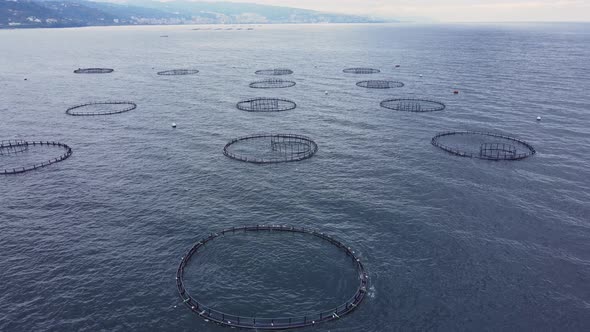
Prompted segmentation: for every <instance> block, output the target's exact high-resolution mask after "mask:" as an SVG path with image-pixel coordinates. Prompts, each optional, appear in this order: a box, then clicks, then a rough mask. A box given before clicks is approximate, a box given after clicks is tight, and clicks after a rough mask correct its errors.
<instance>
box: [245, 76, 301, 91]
mask: <svg viewBox="0 0 590 332" xmlns="http://www.w3.org/2000/svg"><path fill="white" fill-rule="evenodd" d="M295 84H297V83H295V82H293V81H286V80H281V79H272V78H271V79H266V80H262V81H256V82H252V83H250V87H251V88H254V89H281V88H290V87H293V86H295Z"/></svg>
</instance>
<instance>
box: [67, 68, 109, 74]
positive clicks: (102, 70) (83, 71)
mask: <svg viewBox="0 0 590 332" xmlns="http://www.w3.org/2000/svg"><path fill="white" fill-rule="evenodd" d="M114 71H115V70H114V69H111V68H78V69H76V70H74V74H110V73H112V72H114Z"/></svg>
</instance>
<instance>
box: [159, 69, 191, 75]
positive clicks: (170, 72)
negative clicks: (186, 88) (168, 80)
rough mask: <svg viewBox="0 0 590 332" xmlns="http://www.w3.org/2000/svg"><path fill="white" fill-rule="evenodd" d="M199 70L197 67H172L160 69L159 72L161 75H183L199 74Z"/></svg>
mask: <svg viewBox="0 0 590 332" xmlns="http://www.w3.org/2000/svg"><path fill="white" fill-rule="evenodd" d="M198 73H199V71H198V70H196V69H172V70H164V71H159V72H158V73H157V74H158V75H160V76H181V75H194V74H198Z"/></svg>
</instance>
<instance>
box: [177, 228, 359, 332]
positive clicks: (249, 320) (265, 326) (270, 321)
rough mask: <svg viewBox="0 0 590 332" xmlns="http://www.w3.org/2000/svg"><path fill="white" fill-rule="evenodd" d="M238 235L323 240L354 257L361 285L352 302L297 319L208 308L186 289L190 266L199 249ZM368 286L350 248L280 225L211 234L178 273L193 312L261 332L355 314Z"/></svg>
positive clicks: (182, 294)
mask: <svg viewBox="0 0 590 332" xmlns="http://www.w3.org/2000/svg"><path fill="white" fill-rule="evenodd" d="M236 232H291V233H300V234H308V235H311V236H314V237H317V238H319V239H322V240H324V241H326V242H328V243H330V244H332V245H334V246H336V247H337V248H338V249H340V250H342V251H343V252H344V253H346V255H347V256H348V257H350V258H351V260H352V263H353V264H354V265H355V267H356V269H357V273H358V276H359V285H358V287H357V289H356V291H355V293H354V295H353V296H352V297H351V298H350V299H349V300H348V301H346V302H345V303H343V304H341V305H339V306H337V307H335V308H330V309H329V310H324V311H320V312H310V313H304V314H301V315H298V316H293V317H276V318H262V317H245V316H240V315H235V314H231V313H226V312H223V311H220V310H216V309H213V308H211V307H208V306H207V305H206V304H204V303H202V302H200V301H199V300H198V299H195V298H193V297H192V296H191V295H190V294H189V292H188V290H187V289H186V287H185V285H184V272H185V268H186V266H187V265H188V264H189V263H190V261H191V259H192V258H193V256H195V255H197V254H199V250H200V249H201V248H203V247H204V246H205V245H207V244H208V243H209V242H211V241H213V240H215V239H217V238H219V237H222V236H225V235H226V234H235V233H236ZM367 284H368V276H367V272H366V271H365V267H364V266H363V264H362V263H361V260H360V259H359V258H358V257H357V256H356V254H355V252H354V251H353V250H352V249H351V248H350V247H347V246H345V245H344V244H342V243H341V242H340V241H338V240H336V239H334V238H333V237H330V236H328V235H326V234H324V233H320V232H317V231H314V230H310V229H306V228H296V227H290V226H276V225H271V226H264V225H263V226H261V225H258V226H246V227H234V228H230V229H225V230H223V231H221V232H219V233H215V234H210V235H209V236H208V237H206V238H204V239H202V240H201V241H199V242H198V243H197V244H195V245H194V246H193V247H192V248H191V249H190V251H189V252H188V254H187V255H186V256H184V257H183V258H182V260H181V262H180V265H179V266H178V269H177V271H176V287H177V288H178V293H179V294H180V297H181V298H182V302H183V303H184V304H185V305H186V306H187V307H189V308H190V309H191V310H192V311H193V312H195V313H197V314H198V315H199V316H201V317H202V318H203V319H205V320H208V321H212V322H215V323H217V324H219V325H222V326H227V327H232V328H243V329H257V330H285V329H293V328H302V327H306V326H312V325H316V324H320V323H323V322H327V321H331V320H335V319H339V318H340V317H342V316H344V315H346V314H349V313H351V312H352V311H353V310H354V309H356V308H357V306H358V305H359V304H360V303H361V302H362V301H363V299H364V298H365V295H366V293H367ZM303 312H305V311H303Z"/></svg>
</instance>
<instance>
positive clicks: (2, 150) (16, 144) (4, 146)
mask: <svg viewBox="0 0 590 332" xmlns="http://www.w3.org/2000/svg"><path fill="white" fill-rule="evenodd" d="M27 150H29V146H28V145H27V144H25V141H23V140H5V141H0V156H7V155H12V154H17V153H22V152H25V151H27Z"/></svg>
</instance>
